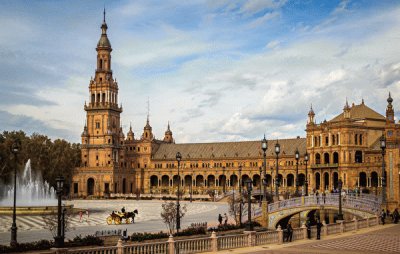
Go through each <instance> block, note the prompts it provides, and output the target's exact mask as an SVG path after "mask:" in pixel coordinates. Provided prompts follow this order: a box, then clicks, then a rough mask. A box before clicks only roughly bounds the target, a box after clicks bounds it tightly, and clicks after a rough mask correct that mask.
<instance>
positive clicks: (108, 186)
mask: <svg viewBox="0 0 400 254" xmlns="http://www.w3.org/2000/svg"><path fill="white" fill-rule="evenodd" d="M104 193H105V194H109V193H110V184H109V183H105V184H104Z"/></svg>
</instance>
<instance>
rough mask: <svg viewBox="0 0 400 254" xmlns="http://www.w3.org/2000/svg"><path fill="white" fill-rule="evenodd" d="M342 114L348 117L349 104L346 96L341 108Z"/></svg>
mask: <svg viewBox="0 0 400 254" xmlns="http://www.w3.org/2000/svg"><path fill="white" fill-rule="evenodd" d="M343 115H344V118H345V119H350V106H349V103H348V101H347V98H346V104H345V105H344V108H343Z"/></svg>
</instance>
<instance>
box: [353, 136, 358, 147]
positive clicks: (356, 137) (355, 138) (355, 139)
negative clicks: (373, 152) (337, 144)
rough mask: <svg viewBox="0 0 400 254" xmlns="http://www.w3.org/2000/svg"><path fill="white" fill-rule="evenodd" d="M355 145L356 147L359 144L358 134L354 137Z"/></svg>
mask: <svg viewBox="0 0 400 254" xmlns="http://www.w3.org/2000/svg"><path fill="white" fill-rule="evenodd" d="M354 144H355V145H357V144H358V135H357V134H356V135H355V136H354Z"/></svg>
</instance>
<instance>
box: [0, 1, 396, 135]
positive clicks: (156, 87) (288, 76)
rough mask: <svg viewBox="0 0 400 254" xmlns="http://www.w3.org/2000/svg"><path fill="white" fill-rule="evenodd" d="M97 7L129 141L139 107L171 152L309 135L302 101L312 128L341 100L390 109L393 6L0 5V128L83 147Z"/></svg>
mask: <svg viewBox="0 0 400 254" xmlns="http://www.w3.org/2000/svg"><path fill="white" fill-rule="evenodd" d="M104 4H105V6H106V11H107V17H106V20H107V24H108V27H109V29H108V36H109V39H110V41H111V45H112V47H113V52H112V60H113V62H112V69H113V72H114V77H115V78H116V79H117V80H118V83H119V88H120V91H119V101H120V102H122V105H123V108H124V112H123V114H122V124H123V128H124V131H125V132H127V131H128V128H129V125H130V123H132V126H133V130H134V132H135V134H136V136H137V137H138V136H140V135H141V133H142V131H143V127H144V125H145V122H146V114H147V100H148V98H149V100H150V124H151V125H152V127H153V131H154V133H155V136H156V138H162V137H163V135H164V131H165V129H166V126H167V122H168V121H170V123H171V129H172V131H173V133H174V137H175V139H176V142H178V143H182V142H208V141H234V140H255V139H260V138H262V136H263V134H264V133H266V135H267V137H268V138H289V137H295V136H297V135H299V136H305V132H304V129H305V124H306V121H307V112H308V110H309V108H310V104H311V103H312V104H313V108H314V111H315V113H316V119H317V121H318V122H320V121H323V120H324V119H327V120H329V119H330V118H332V117H334V116H335V115H337V114H339V113H341V111H342V108H343V105H344V103H345V100H346V97H347V98H348V100H349V102H350V103H352V102H355V103H356V104H359V103H360V102H361V99H362V98H364V100H365V103H366V104H367V105H368V106H370V107H371V108H373V109H374V110H376V111H378V112H379V113H381V114H384V112H385V107H386V98H387V94H388V92H389V91H391V92H392V96H393V98H394V107H395V110H396V109H399V105H400V103H399V102H400V47H399V46H398V45H400V29H399V27H400V4H399V2H398V1H372V0H371V1H355V0H354V1H351V0H349V1H339V0H338V1H334V0H329V1H328V0H326V1H311V0H310V1H300V0H298V1H295V0H294V1H289V0H287V1H286V0H248V1H235V0H230V1H228V0H210V1H207V0H202V1H201V0H193V1H178V0H175V1H105V2H101V1H29V2H28V1H1V2H0V24H2V28H1V29H0V56H1V58H0V59H1V61H2V65H1V66H2V68H0V87H1V93H0V106H1V108H0V130H17V129H22V130H24V131H26V132H27V133H29V134H30V133H32V132H39V133H43V134H47V135H49V136H50V137H52V138H65V139H67V140H69V141H72V142H79V140H80V134H81V132H82V129H83V124H84V121H85V112H84V110H83V104H84V102H85V100H88V98H89V93H88V84H89V80H90V77H91V76H94V70H95V61H96V51H95V47H96V44H97V41H98V39H99V37H100V25H101V22H102V12H103V6H104ZM396 112H397V111H396ZM398 116H399V114H397V113H396V117H398Z"/></svg>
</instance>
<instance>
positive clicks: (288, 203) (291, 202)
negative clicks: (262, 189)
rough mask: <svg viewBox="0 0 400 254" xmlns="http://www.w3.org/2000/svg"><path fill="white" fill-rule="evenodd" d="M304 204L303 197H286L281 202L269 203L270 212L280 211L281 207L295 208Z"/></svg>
mask: <svg viewBox="0 0 400 254" xmlns="http://www.w3.org/2000/svg"><path fill="white" fill-rule="evenodd" d="M299 206H302V202H301V198H291V199H286V200H282V201H279V202H274V203H271V204H269V205H268V212H269V213H271V212H275V211H279V210H281V209H286V208H293V207H299Z"/></svg>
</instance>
